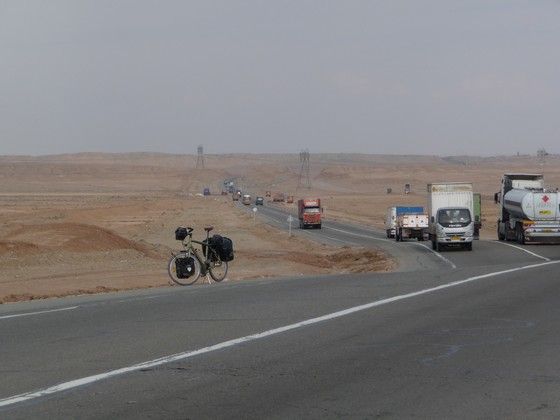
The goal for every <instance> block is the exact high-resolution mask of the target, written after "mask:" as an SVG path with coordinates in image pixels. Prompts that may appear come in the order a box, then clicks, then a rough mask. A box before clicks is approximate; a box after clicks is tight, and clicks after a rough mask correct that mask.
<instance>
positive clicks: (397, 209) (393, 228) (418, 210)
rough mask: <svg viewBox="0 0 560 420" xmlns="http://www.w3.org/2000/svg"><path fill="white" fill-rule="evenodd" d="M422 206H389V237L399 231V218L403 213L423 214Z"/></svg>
mask: <svg viewBox="0 0 560 420" xmlns="http://www.w3.org/2000/svg"><path fill="white" fill-rule="evenodd" d="M423 213H424V207H422V206H391V207H388V208H387V216H386V217H385V230H386V232H387V238H394V237H395V235H396V233H397V220H398V218H399V216H402V215H403V214H423Z"/></svg>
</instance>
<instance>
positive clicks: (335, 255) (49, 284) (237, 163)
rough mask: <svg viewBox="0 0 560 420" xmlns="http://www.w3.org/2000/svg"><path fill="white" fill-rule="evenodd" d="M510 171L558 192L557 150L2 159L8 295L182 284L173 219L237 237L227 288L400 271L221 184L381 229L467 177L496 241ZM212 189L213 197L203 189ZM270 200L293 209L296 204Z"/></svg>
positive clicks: (485, 235)
mask: <svg viewBox="0 0 560 420" xmlns="http://www.w3.org/2000/svg"><path fill="white" fill-rule="evenodd" d="M201 158H202V159H201ZM507 172H524V173H542V174H544V176H545V184H546V186H547V188H550V189H554V188H557V187H560V157H559V156H556V155H548V156H546V157H537V156H522V155H515V156H497V157H496V156H495V157H479V156H454V157H439V156H414V155H406V156H404V155H403V156H397V155H366V154H313V153H311V154H310V156H309V160H308V161H307V160H303V161H302V160H301V156H300V154H299V153H294V154H270V155H264V154H260V155H259V154H224V155H204V156H200V155H169V154H161V153H130V154H128V153H127V154H100V153H80V154H66V155H49V156H0V303H4V304H5V303H9V302H17V301H22V300H34V299H45V298H56V297H63V296H69V295H78V294H91V293H106V292H117V291H123V290H132V289H140V288H152V287H180V286H175V285H174V283H172V282H171V281H170V280H169V278H168V275H167V262H168V260H169V258H170V256H171V254H172V252H174V251H176V250H178V249H179V245H180V244H179V243H178V242H177V241H176V240H175V237H174V232H175V229H176V227H178V226H190V227H193V228H194V229H195V231H194V232H195V234H194V237H195V239H202V238H203V236H204V227H205V226H213V227H214V228H215V232H217V233H220V234H222V235H224V236H228V237H230V238H231V239H232V240H233V242H234V249H235V259H234V261H232V262H231V263H230V267H229V272H228V276H227V277H226V279H225V281H226V282H235V281H251V280H255V279H263V278H270V277H275V278H278V279H279V280H281V278H283V277H293V276H305V275H321V274H339V273H368V272H371V273H375V272H379V271H391V270H394V269H396V268H397V267H398V265H399V262H398V261H396V260H395V259H394V258H393V257H392V256H391V255H389V254H387V253H386V252H385V251H384V250H383V249H382V248H379V245H378V244H374V243H372V244H371V247H369V246H368V247H348V246H345V247H334V246H327V245H323V244H319V243H316V242H313V241H310V240H306V239H303V238H301V237H298V236H296V235H289V234H288V223H286V227H285V229H279V228H274V227H271V226H269V225H267V224H266V222H264V221H262V220H260V219H259V218H258V217H254V215H253V214H252V212H250V211H247V209H245V208H243V207H242V206H240V205H239V204H238V203H235V202H233V200H232V199H231V196H230V195H222V194H221V192H222V190H223V189H224V181H225V180H230V179H231V180H233V182H234V184H235V186H236V187H239V188H242V189H243V190H244V191H246V192H248V193H250V194H252V195H253V196H256V195H264V193H265V191H266V190H270V191H272V193H273V194H274V193H277V192H281V193H284V194H287V195H293V196H294V197H295V199H296V200H297V198H304V197H318V198H321V200H322V205H323V207H324V214H323V217H324V218H325V220H327V221H328V220H339V221H348V222H352V223H357V224H360V225H364V226H368V227H374V228H379V229H380V230H383V229H384V219H385V214H386V209H387V207H389V206H393V205H405V206H424V207H425V206H426V205H427V188H426V185H427V184H428V183H430V182H445V181H462V182H472V183H473V187H474V191H475V192H479V193H481V195H482V230H481V239H480V240H497V236H496V220H497V206H496V205H495V204H494V201H493V198H494V193H495V192H497V191H498V190H499V188H500V180H501V176H502V174H503V173H507ZM405 184H410V187H411V191H410V193H408V194H405V193H404V186H405ZM205 187H208V188H210V191H211V195H210V196H203V195H202V194H201V193H202V191H203V189H204V188H205ZM389 190H390V191H391V192H390V193H389V192H388V191H389ZM265 205H267V206H268V205H274V206H282V207H283V208H286V209H287V210H289V211H292V212H293V213H294V214H295V213H296V206H295V204H289V203H272V202H270V201H269V200H267V202H265ZM295 228H297V225H296V226H295ZM559 250H560V247H559ZM475 252H476V244H475ZM197 284H204V283H202V280H199V282H197ZM187 287H191V286H187ZM207 287H213V285H211V286H207Z"/></svg>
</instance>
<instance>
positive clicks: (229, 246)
mask: <svg viewBox="0 0 560 420" xmlns="http://www.w3.org/2000/svg"><path fill="white" fill-rule="evenodd" d="M218 253H219V254H220V259H221V260H222V261H232V260H233V241H232V240H231V239H229V238H227V237H225V236H222V246H221V247H220V249H219V250H218Z"/></svg>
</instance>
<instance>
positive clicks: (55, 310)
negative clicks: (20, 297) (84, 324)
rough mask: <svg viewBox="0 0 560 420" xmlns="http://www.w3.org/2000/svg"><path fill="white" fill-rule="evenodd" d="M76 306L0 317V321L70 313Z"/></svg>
mask: <svg viewBox="0 0 560 420" xmlns="http://www.w3.org/2000/svg"><path fill="white" fill-rule="evenodd" d="M77 308H78V307H77V306H69V307H68V308H60V309H52V310H49V311H39V312H26V313H23V314H16V315H4V316H0V319H8V318H18V317H21V316H33V315H42V314H50V313H52V312H61V311H71V310H72V309H77Z"/></svg>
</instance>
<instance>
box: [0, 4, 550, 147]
mask: <svg viewBox="0 0 560 420" xmlns="http://www.w3.org/2000/svg"><path fill="white" fill-rule="evenodd" d="M559 22H560V1H559V0H192V1H189V0H0V136H1V141H0V146H1V149H0V155H17V154H24V155H46V154H59V153H74V152H145V151H155V152H164V153H181V154H182V153H187V154H196V153H197V147H198V146H199V145H202V146H203V148H204V153H205V154H216V153H247V152H253V153H299V152H300V151H301V150H303V149H308V150H309V151H310V153H339V152H347V153H382V154H435V155H442V156H444V155H459V154H471V155H494V154H510V155H511V154H515V153H518V152H519V153H522V154H533V155H534V154H536V152H537V150H538V149H541V148H544V149H546V151H547V152H549V153H560V23H559Z"/></svg>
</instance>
